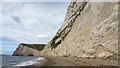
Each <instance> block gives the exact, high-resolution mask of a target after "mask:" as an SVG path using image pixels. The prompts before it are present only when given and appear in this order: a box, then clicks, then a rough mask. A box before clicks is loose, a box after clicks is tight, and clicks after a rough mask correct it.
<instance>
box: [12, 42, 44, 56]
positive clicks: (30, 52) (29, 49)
mask: <svg viewBox="0 0 120 68" xmlns="http://www.w3.org/2000/svg"><path fill="white" fill-rule="evenodd" d="M44 46H45V44H24V43H21V44H19V46H18V48H17V49H16V50H15V51H14V53H13V56H35V55H36V53H37V52H38V51H41V50H42V49H43V48H44Z"/></svg>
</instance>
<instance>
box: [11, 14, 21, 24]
mask: <svg viewBox="0 0 120 68" xmlns="http://www.w3.org/2000/svg"><path fill="white" fill-rule="evenodd" d="M12 18H13V19H14V20H15V21H16V22H18V23H21V20H20V18H19V17H18V16H12Z"/></svg>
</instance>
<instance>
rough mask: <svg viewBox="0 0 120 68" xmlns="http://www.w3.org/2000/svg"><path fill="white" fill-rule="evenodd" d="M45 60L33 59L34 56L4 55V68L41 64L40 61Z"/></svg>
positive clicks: (40, 58)
mask: <svg viewBox="0 0 120 68" xmlns="http://www.w3.org/2000/svg"><path fill="white" fill-rule="evenodd" d="M40 60H44V58H42V57H33V56H10V55H2V66H3V67H5V66H7V67H11V66H29V65H33V64H36V63H40V62H38V61H40Z"/></svg>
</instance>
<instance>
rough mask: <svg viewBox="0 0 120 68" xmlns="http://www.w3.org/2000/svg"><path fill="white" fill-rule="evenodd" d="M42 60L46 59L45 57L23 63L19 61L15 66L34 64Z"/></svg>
mask: <svg viewBox="0 0 120 68" xmlns="http://www.w3.org/2000/svg"><path fill="white" fill-rule="evenodd" d="M41 60H45V59H44V58H42V57H39V58H38V59H35V60H29V61H25V62H23V63H19V64H17V65H14V66H29V65H33V64H37V63H40V62H38V61H41Z"/></svg>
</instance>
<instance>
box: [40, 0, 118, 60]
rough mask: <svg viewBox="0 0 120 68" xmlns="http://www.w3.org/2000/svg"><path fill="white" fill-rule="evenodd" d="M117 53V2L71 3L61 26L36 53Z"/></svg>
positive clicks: (93, 55)
mask: <svg viewBox="0 0 120 68" xmlns="http://www.w3.org/2000/svg"><path fill="white" fill-rule="evenodd" d="M117 54H118V3H117V2H89V1H84V2H77V0H76V2H71V3H70V5H69V7H68V9H67V13H66V17H65V20H64V23H63V25H62V27H61V28H60V29H59V30H58V32H57V33H56V35H55V37H54V38H53V39H52V40H51V41H50V42H48V44H47V45H46V46H45V48H44V49H43V50H42V51H40V52H39V53H38V55H40V56H41V55H53V56H72V57H74V56H77V57H100V58H104V57H106V58H107V57H110V56H114V55H117Z"/></svg>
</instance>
